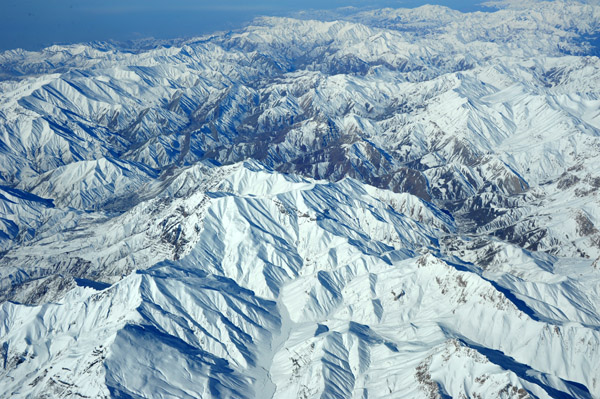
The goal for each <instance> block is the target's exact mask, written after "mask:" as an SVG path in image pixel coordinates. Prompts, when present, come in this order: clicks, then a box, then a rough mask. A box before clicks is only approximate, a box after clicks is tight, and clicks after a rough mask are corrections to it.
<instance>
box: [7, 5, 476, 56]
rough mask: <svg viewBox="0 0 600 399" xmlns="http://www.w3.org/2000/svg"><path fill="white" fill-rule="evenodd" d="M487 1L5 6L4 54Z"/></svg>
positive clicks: (469, 8) (460, 8) (470, 6)
mask: <svg viewBox="0 0 600 399" xmlns="http://www.w3.org/2000/svg"><path fill="white" fill-rule="evenodd" d="M481 1H482V0H478V1H473V0H455V1H451V0H432V1H426V0H405V1H400V0H396V1H394V0H375V1H338V0H308V1H291V0H278V1H276V0H259V1H254V2H249V1H242V0H221V1H219V0H212V1H207V0H103V1H98V0H70V1H66V0H0V50H6V49H12V48H17V47H22V48H26V49H39V48H42V47H45V46H48V45H51V44H54V43H74V42H84V41H91V40H109V39H113V40H121V41H124V40H130V39H140V38H146V37H155V38H161V39H163V38H164V39H167V38H175V37H188V36H196V35H202V34H205V33H210V32H214V31H218V30H231V29H235V28H238V27H241V26H243V24H244V23H246V22H248V21H250V20H252V18H254V17H256V16H259V15H286V14H289V13H292V12H295V11H300V10H304V9H334V8H338V7H346V6H354V7H369V8H373V7H397V8H398V7H416V6H419V5H422V4H426V3H435V4H443V5H447V6H449V7H452V8H455V9H459V10H461V11H467V10H472V9H474V8H475V7H476V6H475V5H476V4H478V3H480V2H481Z"/></svg>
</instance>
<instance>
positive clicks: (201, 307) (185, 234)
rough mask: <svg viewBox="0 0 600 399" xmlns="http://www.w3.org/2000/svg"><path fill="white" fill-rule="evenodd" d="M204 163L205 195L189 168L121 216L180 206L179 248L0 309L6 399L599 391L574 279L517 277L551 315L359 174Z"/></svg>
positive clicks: (592, 335) (595, 318)
mask: <svg viewBox="0 0 600 399" xmlns="http://www.w3.org/2000/svg"><path fill="white" fill-rule="evenodd" d="M212 173H213V179H212V180H211V181H212V183H213V184H214V186H216V188H215V189H213V190H210V191H204V192H203V191H202V190H200V188H201V187H205V184H206V182H203V181H202V179H198V178H197V176H198V173H197V170H194V168H192V169H190V170H189V171H187V173H185V176H183V174H182V175H181V176H179V178H178V179H176V181H177V183H175V182H174V183H173V184H172V185H171V187H170V188H169V189H168V191H172V190H175V191H176V192H177V193H179V195H178V196H166V195H165V196H163V197H162V198H158V199H156V200H152V201H150V202H147V203H142V204H140V205H139V206H138V207H136V208H134V209H133V210H132V211H130V212H131V213H134V212H135V213H139V212H144V211H143V210H142V209H141V208H149V209H154V210H155V215H154V217H153V219H154V220H153V221H152V222H150V223H151V224H152V223H153V224H158V225H164V224H163V223H162V222H161V223H158V222H157V221H158V220H171V221H172V220H173V218H174V217H176V215H177V214H176V213H174V212H173V208H174V207H176V208H177V209H185V211H183V210H182V213H183V214H184V215H185V217H184V219H183V220H181V221H180V223H178V224H176V225H177V231H178V236H177V238H176V242H177V244H175V243H173V244H174V245H176V246H177V245H181V246H182V247H183V249H182V250H180V252H176V253H175V254H173V253H170V254H165V255H162V256H163V257H165V258H166V259H165V260H163V261H161V260H160V257H161V255H159V254H156V253H154V254H153V255H154V257H153V258H151V257H149V259H147V260H146V261H145V262H146V263H143V262H140V263H139V264H137V267H138V271H137V272H135V273H133V274H131V275H129V276H127V277H125V278H123V279H122V280H120V281H119V282H118V283H116V284H115V285H113V286H110V287H109V286H108V285H105V286H102V285H100V284H98V283H96V284H94V283H92V282H91V281H88V280H84V279H76V281H77V283H78V285H79V287H78V288H75V289H73V290H71V291H70V292H69V293H68V294H67V295H66V296H64V297H62V299H61V300H60V301H59V302H55V303H49V304H44V305H38V306H34V307H31V306H25V305H17V304H13V303H8V302H5V303H4V304H3V305H1V312H2V313H1V314H2V320H3V324H2V330H1V332H2V334H1V335H2V336H3V337H4V338H3V349H2V350H3V358H4V368H3V371H2V374H3V376H2V378H3V380H4V381H6V383H7V385H5V386H6V389H5V390H4V392H5V393H4V395H5V396H6V397H8V396H11V395H12V396H32V397H40V396H43V395H47V396H48V397H54V396H58V397H64V396H73V395H80V396H88V397H102V396H106V397H108V396H117V397H120V396H132V397H150V396H154V395H156V394H157V393H159V394H160V395H165V396H169V395H172V396H177V397H217V396H219V397H256V396H257V395H258V392H261V394H262V393H264V392H272V394H273V395H274V396H275V397H289V396H293V397H317V396H321V395H325V396H334V397H335V396H339V397H353V396H362V395H363V394H364V392H369V393H368V394H369V396H374V397H390V396H392V397H405V396H406V395H408V396H411V397H431V396H432V395H433V396H436V395H450V396H453V397H454V396H460V395H461V394H463V395H475V394H479V395H482V396H489V395H492V394H498V395H500V396H502V395H503V394H502V392H504V394H505V396H507V397H508V396H510V395H513V394H514V393H515V392H519V393H522V395H523V396H526V395H527V394H528V393H529V394H531V395H533V396H535V397H592V395H593V396H596V395H598V393H599V389H600V387H598V386H597V385H596V384H597V383H596V382H595V372H594V371H593V370H596V369H597V367H598V366H600V365H599V364H598V359H600V357H598V356H597V350H598V347H599V344H600V333H599V327H600V317H599V312H598V309H597V308H589V309H586V310H587V311H588V312H589V313H588V317H587V318H585V320H581V321H580V322H577V321H575V318H576V316H572V315H571V314H569V312H568V307H569V306H571V307H572V308H576V307H581V306H585V304H584V303H582V302H581V301H580V298H571V297H568V296H567V295H565V294H567V293H570V292H577V291H576V290H575V287H577V288H580V289H581V291H580V292H581V295H584V294H586V293H587V294H589V295H593V294H594V293H593V292H590V291H589V290H586V289H584V288H585V285H584V283H583V281H581V282H580V281H578V280H571V281H569V282H568V283H567V282H566V281H562V282H561V281H560V280H561V278H560V277H559V276H560V273H559V272H558V271H555V272H554V273H553V274H552V275H553V276H554V281H544V280H543V279H538V280H528V279H527V278H526V277H525V278H524V280H521V284H527V285H528V290H531V291H534V292H543V293H544V294H543V298H544V299H545V301H546V303H548V302H547V301H548V299H547V297H548V296H549V295H556V296H557V297H559V298H560V300H561V301H562V302H564V303H560V309H562V310H563V311H564V312H565V313H564V315H563V317H562V318H561V317H553V318H552V319H551V318H550V317H549V315H547V314H546V309H544V308H541V309H537V308H534V307H530V305H529V303H535V302H531V301H532V299H525V300H519V299H516V298H514V295H513V294H512V293H511V291H510V290H509V289H506V288H503V287H502V284H505V285H508V284H507V283H505V282H503V281H499V282H494V281H492V280H489V277H483V276H482V275H481V273H480V272H479V271H478V270H477V269H476V268H472V269H470V268H471V266H469V265H468V264H464V265H460V264H454V263H452V262H450V260H443V259H441V258H440V256H442V255H441V254H440V252H439V248H438V247H437V242H438V240H437V237H439V236H440V235H442V234H444V232H443V231H442V230H440V229H435V228H432V227H428V226H427V225H426V224H421V223H419V222H415V221H413V220H411V219H410V218H408V217H406V216H405V215H403V214H402V213H399V212H401V211H402V209H393V208H391V207H390V206H389V205H388V204H387V203H385V202H382V201H381V200H379V199H377V198H375V197H372V196H371V195H369V193H368V191H371V190H373V189H372V188H368V187H365V186H363V185H362V184H360V183H358V182H356V181H353V180H344V181H343V182H340V183H336V184H332V183H327V182H316V181H309V180H304V179H299V178H296V177H293V176H285V175H279V174H277V173H274V172H272V171H268V170H261V169H260V168H258V165H257V164H244V165H235V166H233V167H226V168H224V169H219V170H218V171H212ZM215 174H219V175H221V176H222V177H221V179H220V181H218V182H217V181H215V179H214V175H215ZM184 181H185V182H187V183H186V184H185V185H182V184H181V183H182V182H184ZM204 189H205V188H204ZM157 202H160V203H162V204H163V205H162V206H161V207H159V208H157V207H156V203H157ZM416 203H417V204H418V201H417V202H416ZM422 207H423V209H418V206H415V207H414V208H412V209H407V211H408V212H413V213H415V214H425V211H426V209H427V208H426V206H425V204H423V205H422ZM415 208H417V209H415ZM441 215H443V214H441ZM164 218H166V219H164ZM431 218H432V221H433V219H434V218H435V216H432V217H431ZM144 219H145V218H140V217H139V216H138V217H137V218H135V220H144ZM446 222H447V220H445V219H444V218H443V217H442V218H437V219H436V220H435V223H437V224H440V225H445V223H446ZM432 224H434V223H432ZM445 228H446V229H451V228H452V226H448V225H446V227H445ZM68 242H71V243H73V240H69V241H68ZM40 245H42V246H43V244H40ZM73 245H74V244H73ZM140 245H141V246H143V244H142V243H140ZM153 248H156V246H154V247H153ZM417 250H418V251H420V252H423V251H425V252H430V253H428V254H425V255H420V254H419V253H418V252H416V251H417ZM513 250H514V251H517V253H518V252H519V251H521V250H518V249H513ZM29 252H31V253H34V252H35V250H34V249H32V248H30V249H29ZM82 252H83V250H82ZM96 253H97V254H99V252H96ZM524 256H527V255H524ZM442 257H443V256H442ZM169 258H170V259H169ZM548 262H549V263H550V262H552V261H551V260H549V261H548ZM532 263H533V265H532V267H535V264H536V263H535V260H534V262H532ZM518 264H522V262H518ZM100 269H101V270H102V272H106V270H107V269H106V268H104V267H103V268H100ZM144 269H145V270H144ZM529 269H531V267H530V268H529ZM88 270H89V269H88ZM498 275H499V276H502V274H498ZM532 275H533V276H537V275H538V274H536V273H532ZM598 278H599V276H598V274H595V279H596V283H595V284H596V286H597V282H598ZM557 279H558V281H556V280H557ZM499 280H500V279H499ZM582 280H583V279H582ZM514 286H515V285H513V286H512V287H511V288H514ZM96 290H100V291H99V292H98V291H96ZM519 292H520V293H523V292H526V291H525V290H524V289H520V290H519ZM551 293H553V294H551ZM526 302H527V303H526ZM581 313H582V312H575V314H581ZM564 322H568V324H564ZM540 353H543V354H545V356H540ZM546 356H547V357H546ZM462 368H464V369H465V371H462V372H460V373H457V374H448V373H447V372H446V371H445V370H447V369H462ZM267 396H270V395H267Z"/></svg>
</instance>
